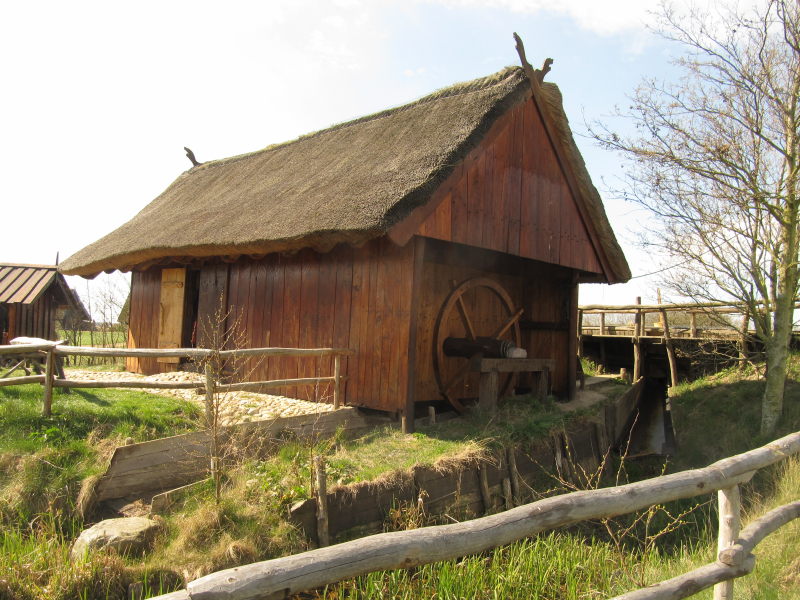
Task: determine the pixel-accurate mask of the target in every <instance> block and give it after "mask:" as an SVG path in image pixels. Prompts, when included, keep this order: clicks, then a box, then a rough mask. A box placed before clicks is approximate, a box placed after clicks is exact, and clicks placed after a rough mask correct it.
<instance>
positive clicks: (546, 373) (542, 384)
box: [536, 367, 550, 402]
mask: <svg viewBox="0 0 800 600" xmlns="http://www.w3.org/2000/svg"><path fill="white" fill-rule="evenodd" d="M549 393H550V369H549V368H547V367H544V368H543V369H542V370H541V371H540V372H539V385H538V389H537V391H536V395H537V397H538V398H539V400H540V401H542V402H544V401H545V400H547V396H548V394H549Z"/></svg>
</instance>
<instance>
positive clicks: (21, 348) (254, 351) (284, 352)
mask: <svg viewBox="0 0 800 600" xmlns="http://www.w3.org/2000/svg"><path fill="white" fill-rule="evenodd" d="M26 341H29V342H30V343H24V342H26ZM15 342H17V343H15ZM20 342H23V343H20ZM352 354H354V351H353V350H350V349H348V348H242V349H237V350H209V349H206V348H170V349H161V348H93V347H92V348H89V347H85V346H66V345H63V344H62V343H61V342H60V341H53V342H51V341H47V340H39V339H30V338H27V339H26V338H17V340H12V343H11V345H8V346H0V356H16V357H21V356H25V357H29V358H30V357H38V358H40V359H44V361H45V373H44V375H29V376H25V377H5V378H0V387H4V386H10V385H23V384H29V383H40V384H42V386H43V387H44V394H43V399H42V414H43V416H45V417H49V416H50V414H51V413H52V398H53V389H54V388H66V389H73V388H85V389H91V388H133V389H183V390H186V389H196V390H198V391H199V392H202V391H203V390H207V388H208V387H209V385H210V386H212V387H213V390H214V391H218V392H230V391H245V390H250V391H260V390H264V389H270V388H275V387H284V386H302V385H317V384H320V383H332V384H333V405H334V408H339V407H340V406H341V405H342V393H341V387H342V383H343V381H344V380H345V379H346V377H345V376H344V375H342V367H341V359H342V357H343V356H350V355H352ZM62 356H113V357H123V356H137V357H150V358H158V357H163V358H166V357H173V358H174V357H177V358H190V359H193V360H207V359H211V358H216V357H219V358H220V359H227V358H243V357H249V356H264V357H298V358H299V357H305V356H333V374H332V375H330V376H325V377H303V378H298V379H279V380H268V381H247V382H240V383H230V384H221V383H217V382H215V381H209V379H208V377H206V380H205V381H202V382H175V381H135V380H134V381H131V380H124V379H119V380H103V381H97V380H80V381H78V380H68V379H66V378H65V377H59V378H57V377H56V359H57V358H58V357H62ZM12 371H13V369H12Z"/></svg>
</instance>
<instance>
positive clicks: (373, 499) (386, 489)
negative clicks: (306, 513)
mask: <svg viewBox="0 0 800 600" xmlns="http://www.w3.org/2000/svg"><path fill="white" fill-rule="evenodd" d="M416 500H417V494H416V493H415V489H414V483H413V481H412V480H411V478H410V477H408V478H406V479H404V480H399V481H394V482H392V485H387V484H386V483H381V482H376V483H365V484H361V485H356V486H348V487H340V488H338V489H335V490H333V491H332V492H331V493H329V494H328V525H329V530H330V534H331V536H337V535H339V534H341V533H343V532H346V531H347V530H348V529H352V528H354V527H359V526H364V525H369V524H377V525H378V526H380V524H382V523H384V522H385V521H386V520H387V517H388V516H389V511H390V510H391V509H392V508H396V509H400V508H401V507H403V508H406V509H407V508H409V507H410V506H413V504H414V503H415V502H416Z"/></svg>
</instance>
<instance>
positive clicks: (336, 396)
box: [333, 354, 342, 410]
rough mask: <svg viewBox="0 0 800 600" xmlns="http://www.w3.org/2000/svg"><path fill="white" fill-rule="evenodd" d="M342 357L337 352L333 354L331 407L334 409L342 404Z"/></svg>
mask: <svg viewBox="0 0 800 600" xmlns="http://www.w3.org/2000/svg"><path fill="white" fill-rule="evenodd" d="M341 385H342V357H341V356H340V355H338V354H335V355H334V356H333V408H334V410H336V409H337V408H339V407H340V406H341V405H342V398H341V393H342V388H341Z"/></svg>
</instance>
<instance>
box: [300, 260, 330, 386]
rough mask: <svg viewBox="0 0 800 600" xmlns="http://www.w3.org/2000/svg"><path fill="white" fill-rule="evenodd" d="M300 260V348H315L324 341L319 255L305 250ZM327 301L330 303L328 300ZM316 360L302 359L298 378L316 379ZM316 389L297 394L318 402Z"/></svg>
mask: <svg viewBox="0 0 800 600" xmlns="http://www.w3.org/2000/svg"><path fill="white" fill-rule="evenodd" d="M298 258H299V259H300V263H301V264H300V265H299V267H300V278H301V285H300V321H299V330H298V332H299V336H300V337H299V340H298V348H314V347H318V346H319V345H320V342H322V341H323V340H321V339H320V337H319V329H318V327H319V309H320V307H319V302H320V298H319V255H318V254H317V253H316V252H314V251H312V250H305V251H303V252H302V253H300V254H299V255H298ZM326 301H328V302H329V301H330V299H327V300H326ZM315 361H316V359H315V358H301V359H300V360H299V361H297V362H298V370H297V373H298V377H314V374H315V372H316V366H315V364H314V363H315ZM315 391H316V390H315V388H313V387H310V386H308V387H302V388H301V387H298V388H297V393H298V394H300V395H301V397H302V398H303V399H304V400H317V398H316V397H315V395H316V394H315Z"/></svg>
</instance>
